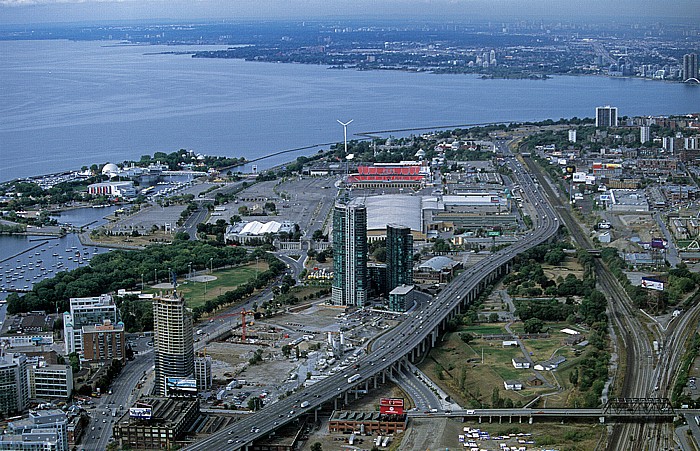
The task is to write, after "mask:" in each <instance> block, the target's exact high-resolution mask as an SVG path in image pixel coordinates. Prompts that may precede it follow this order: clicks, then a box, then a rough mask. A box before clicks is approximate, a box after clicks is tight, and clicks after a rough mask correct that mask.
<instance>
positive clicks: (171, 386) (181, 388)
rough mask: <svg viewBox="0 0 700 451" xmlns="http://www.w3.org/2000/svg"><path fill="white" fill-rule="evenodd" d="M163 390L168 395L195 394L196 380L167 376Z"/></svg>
mask: <svg viewBox="0 0 700 451" xmlns="http://www.w3.org/2000/svg"><path fill="white" fill-rule="evenodd" d="M165 391H166V393H167V395H168V396H196V395H197V381H196V380H195V379H181V378H179V377H169V378H167V379H166V380H165Z"/></svg>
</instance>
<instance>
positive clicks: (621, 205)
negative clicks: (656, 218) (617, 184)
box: [608, 189, 649, 212]
mask: <svg viewBox="0 0 700 451" xmlns="http://www.w3.org/2000/svg"><path fill="white" fill-rule="evenodd" d="M610 201H611V202H610V205H609V207H608V209H609V210H610V211H614V212H645V211H649V202H647V199H646V195H645V194H644V191H642V190H618V189H611V190H610Z"/></svg>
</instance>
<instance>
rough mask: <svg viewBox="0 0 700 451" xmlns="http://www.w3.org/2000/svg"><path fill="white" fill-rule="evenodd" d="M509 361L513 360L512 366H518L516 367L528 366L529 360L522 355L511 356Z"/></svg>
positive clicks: (524, 367)
mask: <svg viewBox="0 0 700 451" xmlns="http://www.w3.org/2000/svg"><path fill="white" fill-rule="evenodd" d="M511 362H513V367H514V368H518V369H527V368H530V362H529V361H528V360H527V359H526V358H524V357H513V359H512V360H511Z"/></svg>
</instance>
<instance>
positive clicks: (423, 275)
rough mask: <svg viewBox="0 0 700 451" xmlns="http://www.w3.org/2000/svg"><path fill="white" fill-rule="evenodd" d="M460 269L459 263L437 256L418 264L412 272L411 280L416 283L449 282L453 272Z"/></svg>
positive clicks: (460, 264)
mask: <svg viewBox="0 0 700 451" xmlns="http://www.w3.org/2000/svg"><path fill="white" fill-rule="evenodd" d="M461 267H462V263H461V262H457V261H454V260H452V259H451V258H449V257H445V256H442V255H439V256H437V257H433V258H431V259H430V260H428V261H426V262H425V263H422V264H420V265H419V266H418V268H416V270H415V271H413V280H414V281H416V282H418V283H443V282H449V281H450V280H452V276H454V273H455V271H456V270H457V269H460V268H461Z"/></svg>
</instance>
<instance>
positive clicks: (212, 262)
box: [209, 257, 214, 274]
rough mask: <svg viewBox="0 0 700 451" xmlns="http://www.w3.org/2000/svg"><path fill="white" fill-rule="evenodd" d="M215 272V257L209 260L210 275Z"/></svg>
mask: <svg viewBox="0 0 700 451" xmlns="http://www.w3.org/2000/svg"><path fill="white" fill-rule="evenodd" d="M213 272H214V257H211V258H209V274H211V273H213Z"/></svg>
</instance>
